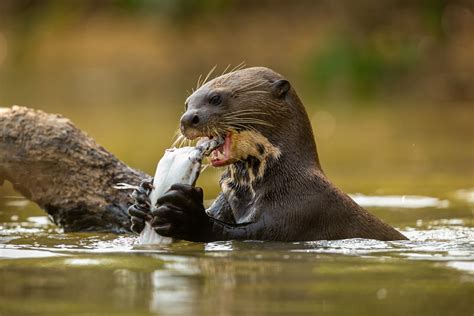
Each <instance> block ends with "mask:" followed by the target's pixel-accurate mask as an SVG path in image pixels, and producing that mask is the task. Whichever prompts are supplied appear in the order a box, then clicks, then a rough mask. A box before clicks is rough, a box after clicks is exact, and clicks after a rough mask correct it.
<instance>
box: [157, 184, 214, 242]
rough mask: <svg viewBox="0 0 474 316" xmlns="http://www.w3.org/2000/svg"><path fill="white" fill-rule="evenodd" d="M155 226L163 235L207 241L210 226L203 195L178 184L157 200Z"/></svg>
mask: <svg viewBox="0 0 474 316" xmlns="http://www.w3.org/2000/svg"><path fill="white" fill-rule="evenodd" d="M157 205H158V207H157V209H156V210H155V211H153V212H152V215H153V221H152V226H153V228H154V229H155V231H156V232H157V233H158V234H159V235H162V236H166V237H174V238H178V239H185V240H190V241H201V240H203V237H202V235H203V234H204V233H205V232H207V230H208V228H209V226H210V218H209V216H207V214H206V212H205V209H204V205H203V192H202V189H201V188H195V187H193V186H190V185H186V184H174V185H172V186H171V188H170V190H169V191H168V192H167V193H165V194H164V195H163V196H162V197H160V198H159V199H158V201H157Z"/></svg>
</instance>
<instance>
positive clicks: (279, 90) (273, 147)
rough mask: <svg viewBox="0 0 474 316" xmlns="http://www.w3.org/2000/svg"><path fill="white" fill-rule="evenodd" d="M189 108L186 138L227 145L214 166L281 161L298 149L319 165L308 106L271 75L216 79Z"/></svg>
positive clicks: (263, 71) (257, 72)
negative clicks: (278, 159)
mask: <svg viewBox="0 0 474 316" xmlns="http://www.w3.org/2000/svg"><path fill="white" fill-rule="evenodd" d="M185 107H186V112H185V113H184V114H183V116H182V117H181V126H180V129H181V132H182V134H183V135H184V136H185V137H187V138H189V139H195V138H199V137H208V138H213V137H222V138H224V139H225V142H224V144H223V145H222V146H221V147H219V148H218V149H216V150H215V151H214V152H213V153H212V154H211V156H210V160H211V164H212V165H213V166H216V167H218V166H225V165H229V164H233V163H236V162H237V161H246V160H248V159H257V160H259V161H262V160H267V158H269V157H271V158H275V159H277V158H279V157H280V156H281V155H282V154H283V153H285V152H289V153H291V154H295V152H296V151H298V150H297V149H298V148H299V149H301V154H304V155H306V154H307V153H308V151H309V153H310V154H311V155H313V157H316V159H317V156H316V148H315V145H314V139H313V135H312V130H311V126H310V124H309V120H308V117H307V114H306V111H305V110H304V107H303V105H302V104H301V102H300V100H299V98H298V97H297V95H296V93H295V92H294V90H293V89H292V87H291V85H290V83H289V82H288V81H287V80H285V79H284V78H283V77H282V76H281V75H279V74H277V73H276V72H274V71H273V70H271V69H268V68H264V67H254V68H246V69H242V70H237V71H234V72H230V73H228V74H225V75H222V76H220V77H217V78H215V79H213V80H211V81H209V82H207V83H206V84H204V85H202V86H201V87H200V88H199V89H198V90H196V91H195V92H194V93H193V94H192V95H191V96H189V97H188V99H187V100H186V102H185ZM312 152H314V154H313V153H312ZM296 154H297V153H296ZM297 155H298V154H297ZM295 157H296V156H295Z"/></svg>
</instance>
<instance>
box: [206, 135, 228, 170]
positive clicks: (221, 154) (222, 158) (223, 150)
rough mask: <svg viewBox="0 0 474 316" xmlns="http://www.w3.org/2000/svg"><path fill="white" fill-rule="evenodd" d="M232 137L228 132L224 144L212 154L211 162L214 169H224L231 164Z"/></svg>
mask: <svg viewBox="0 0 474 316" xmlns="http://www.w3.org/2000/svg"><path fill="white" fill-rule="evenodd" d="M231 136H232V133H231V132H228V133H227V134H226V135H225V137H224V143H223V144H222V145H220V146H219V147H217V148H216V149H214V150H213V151H212V152H211V154H210V156H209V160H210V161H211V165H212V166H213V167H222V166H225V165H227V164H229V162H230V160H231V155H230V152H231V143H232V137H231Z"/></svg>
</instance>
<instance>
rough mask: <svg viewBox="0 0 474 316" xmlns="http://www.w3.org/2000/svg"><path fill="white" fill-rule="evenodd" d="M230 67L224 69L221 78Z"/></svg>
mask: <svg viewBox="0 0 474 316" xmlns="http://www.w3.org/2000/svg"><path fill="white" fill-rule="evenodd" d="M229 67H230V64H228V65H227V67H225V69H224V71H223V72H222V74H221V76H223V75H225V74H226V71H227V70H228V69H229Z"/></svg>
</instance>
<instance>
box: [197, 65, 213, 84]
mask: <svg viewBox="0 0 474 316" xmlns="http://www.w3.org/2000/svg"><path fill="white" fill-rule="evenodd" d="M216 68H217V65H215V66H214V67H212V68H211V70H209V72H208V73H207V76H206V78H204V80H203V81H202V83H201V85H200V86H199V87H202V86H203V85H204V84H205V83H206V82H207V80H208V79H209V77H210V76H211V75H212V73H213V72H214V70H216Z"/></svg>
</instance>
